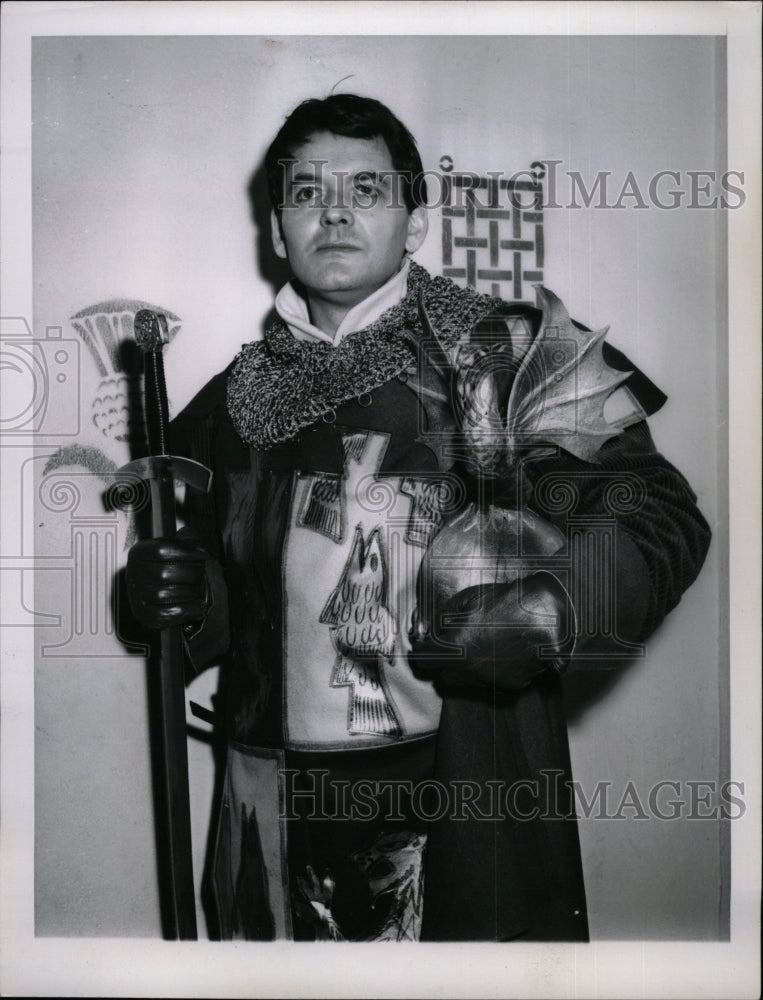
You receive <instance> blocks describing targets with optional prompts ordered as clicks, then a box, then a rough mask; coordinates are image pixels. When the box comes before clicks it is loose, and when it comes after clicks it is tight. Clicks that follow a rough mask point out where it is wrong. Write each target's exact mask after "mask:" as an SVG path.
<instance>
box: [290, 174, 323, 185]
mask: <svg viewBox="0 0 763 1000" xmlns="http://www.w3.org/2000/svg"><path fill="white" fill-rule="evenodd" d="M320 176H321V175H320V174H315V173H307V172H305V173H299V174H292V175H291V177H290V178H289V183H290V184H298V183H300V182H302V181H311V182H313V183H314V182H315V181H316V180H318V178H319V177H320Z"/></svg>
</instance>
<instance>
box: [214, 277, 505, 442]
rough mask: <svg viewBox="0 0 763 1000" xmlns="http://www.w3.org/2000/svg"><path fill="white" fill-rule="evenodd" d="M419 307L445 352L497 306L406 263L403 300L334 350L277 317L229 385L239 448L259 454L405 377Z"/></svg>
mask: <svg viewBox="0 0 763 1000" xmlns="http://www.w3.org/2000/svg"><path fill="white" fill-rule="evenodd" d="M420 299H421V301H422V302H423V304H424V306H425V307H426V311H427V314H428V316H429V319H430V322H432V324H433V325H434V327H435V328H436V329H437V332H438V334H439V337H440V339H441V340H442V342H443V343H444V344H445V345H446V346H450V345H451V344H454V343H456V342H457V341H458V340H461V339H463V338H465V337H466V336H468V334H469V331H470V330H471V329H472V327H473V326H474V325H475V323H476V322H477V321H478V320H479V319H481V318H482V317H483V316H484V315H485V314H486V313H488V312H490V311H492V310H493V309H494V308H496V307H497V306H498V305H500V299H495V298H492V297H490V296H488V295H481V294H479V293H477V292H475V291H474V290H473V289H471V288H466V289H464V288H460V287H459V286H458V285H456V284H455V283H454V282H453V281H451V280H450V279H449V278H442V277H432V276H431V275H430V274H429V273H428V272H427V271H426V270H425V269H424V268H423V267H421V266H420V265H419V264H416V263H415V262H412V263H411V268H410V272H409V274H408V285H407V290H406V294H405V296H404V297H403V299H401V301H400V302H399V303H398V304H397V305H395V306H392V308H390V309H388V310H387V311H386V312H384V313H382V315H381V316H380V317H379V318H378V319H377V320H376V321H375V322H373V323H371V324H370V325H369V326H367V327H365V329H363V330H359V331H357V332H356V333H350V334H347V336H345V337H344V339H343V340H342V341H341V342H340V343H339V344H338V345H337V346H336V347H334V346H333V345H330V344H325V343H319V342H316V343H312V342H309V341H303V340H297V339H296V338H295V337H294V336H293V334H292V333H291V331H290V330H289V328H288V327H287V325H286V323H285V322H284V321H283V320H282V319H281V318H280V317H278V318H277V319H276V320H275V321H274V322H273V323H272V325H271V326H269V327H268V328H267V330H266V331H265V339H264V341H255V342H252V343H250V344H245V345H244V347H243V348H242V350H241V351H240V353H239V354H238V355H237V356H236V358H235V359H234V362H233V365H232V368H231V373H230V376H229V378H228V412H229V414H230V417H231V420H232V422H233V426H234V427H235V428H236V431H237V432H238V434H239V436H240V437H241V438H242V440H243V441H244V442H245V443H246V444H249V445H253V446H254V447H256V448H258V449H260V450H263V451H265V450H267V449H268V448H271V447H273V445H276V444H280V443H281V442H283V441H288V440H289V439H290V438H293V437H294V436H295V435H296V434H298V433H299V431H300V430H302V429H303V428H305V427H309V426H310V424H313V423H315V421H316V420H318V419H320V418H321V417H322V416H325V415H327V414H331V413H332V411H333V410H334V409H335V408H336V407H337V406H340V405H341V404H342V403H346V402H348V401H349V400H350V399H353V398H354V397H357V396H360V395H362V394H363V393H368V392H371V391H372V390H373V389H376V388H378V387H379V386H381V385H384V383H385V382H388V381H389V380H390V379H391V378H395V377H396V376H398V375H401V374H402V373H403V372H405V371H406V370H410V369H411V368H412V367H413V366H415V364H416V355H415V350H414V347H413V344H412V342H411V338H412V337H413V338H417V337H420V336H421V334H422V324H421V319H420V317H419V300H420Z"/></svg>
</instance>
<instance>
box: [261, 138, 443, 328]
mask: <svg viewBox="0 0 763 1000" xmlns="http://www.w3.org/2000/svg"><path fill="white" fill-rule="evenodd" d="M295 159H296V162H295V163H293V164H291V165H290V166H289V168H288V169H287V173H286V192H285V199H284V208H283V211H282V213H281V219H280V222H279V219H278V218H277V216H276V214H275V212H274V213H273V215H272V230H273V247H274V249H275V251H276V253H277V254H278V256H279V257H283V258H287V259H288V261H289V264H290V265H291V268H292V271H293V272H294V276H295V277H296V278H297V279H298V280H299V281H300V282H301V283H302V285H303V286H304V287H305V289H306V291H307V295H308V299H309V300H311V301H313V302H315V301H316V300H320V301H323V302H326V303H331V304H332V305H334V306H343V307H345V308H347V309H348V310H349V309H351V308H352V307H353V306H354V305H356V304H357V303H358V302H361V301H362V300H363V299H365V298H366V297H367V296H369V295H371V294H372V292H375V291H376V289H377V288H380V287H381V286H382V285H383V284H384V283H385V282H386V281H387V280H388V279H389V278H391V277H392V275H393V274H395V273H396V272H397V271H398V270H399V268H400V264H401V262H402V259H403V254H404V253H405V251H406V250H408V251H410V252H413V251H414V250H416V249H417V248H418V247H419V246H420V245H421V243H422V241H423V239H424V237H425V236H426V230H427V220H426V210H425V209H423V208H416V209H414V211H413V212H411V213H410V214H409V212H408V209H407V208H406V206H405V203H404V201H403V197H402V189H401V187H400V178H399V176H398V175H396V174H395V172H394V167H393V166H392V159H391V157H390V153H389V150H388V149H387V144H386V143H385V142H384V140H383V139H381V138H378V137H377V138H374V139H351V138H346V137H345V136H339V135H333V134H332V133H329V132H318V133H316V134H315V135H314V136H312V138H311V139H309V140H308V142H306V143H305V144H304V145H303V146H300V147H299V149H297V150H296V151H295Z"/></svg>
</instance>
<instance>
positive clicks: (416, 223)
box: [405, 205, 429, 253]
mask: <svg viewBox="0 0 763 1000" xmlns="http://www.w3.org/2000/svg"><path fill="white" fill-rule="evenodd" d="M428 228H429V216H428V215H427V210H426V209H425V208H423V207H422V206H421V205H418V206H417V207H416V208H414V210H413V211H412V212H411V213H410V215H409V216H408V236H407V237H406V240H405V249H406V250H407V252H408V253H413V252H414V251H416V250H418V248H419V247H420V246H421V244H422V243H423V242H424V238H425V236H426V235H427V229H428Z"/></svg>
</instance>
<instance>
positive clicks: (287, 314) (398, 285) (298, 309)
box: [275, 257, 411, 347]
mask: <svg viewBox="0 0 763 1000" xmlns="http://www.w3.org/2000/svg"><path fill="white" fill-rule="evenodd" d="M410 266H411V262H410V258H408V257H405V258H404V260H403V264H402V267H401V268H400V270H399V271H397V272H396V273H395V274H393V275H392V277H391V278H390V279H389V281H387V282H386V284H384V285H382V286H381V288H377V289H376V291H375V292H372V293H371V294H370V295H369V296H368V298H366V299H363V301H362V302H358V304H357V305H356V306H353V307H352V309H350V311H349V312H348V313H347V315H346V316H345V317H344V319H343V320H342V322H341V323H340V324H339V326H338V327H337V331H336V333H335V334H334V336H333V337H331V336H330V335H329V334H328V333H324V332H323V330H319V329H318V327H317V326H315V325H314V324H313V323H311V322H310V314H309V312H308V309H307V302H306V301H305V300H304V298H303V297H302V296H301V295H300V294H299V293H298V292H297V291H296V289H295V288H294V285H293V284H292V282H291V281H290V282H288V284H286V285H284V286H283V288H282V289H281V291H280V292H279V293H278V295H276V301H275V308H276V312H277V313H278V315H279V316H280V317H281V319H282V320H283V321H284V323H286V325H287V326H288V327H289V330H291V332H292V334H293V335H294V337H296V339H297V340H321V341H323V342H324V343H326V344H333V345H334V347H336V345H337V344H339V343H340V341H341V340H342V338H343V337H346V336H347V334H348V333H356V332H357V331H358V330H364V329H365V328H366V327H367V326H368V325H369V324H371V323H373V322H374V321H375V320H377V319H378V318H379V317H380V316H381V314H382V313H383V312H386V311H387V310H388V309H390V308H391V307H392V306H396V305H397V304H398V302H400V300H401V299H402V298H403V297H404V295H405V292H406V288H407V286H408V271H409V270H410Z"/></svg>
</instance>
